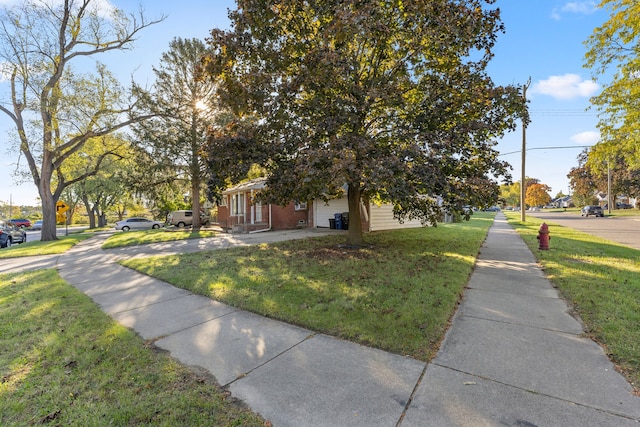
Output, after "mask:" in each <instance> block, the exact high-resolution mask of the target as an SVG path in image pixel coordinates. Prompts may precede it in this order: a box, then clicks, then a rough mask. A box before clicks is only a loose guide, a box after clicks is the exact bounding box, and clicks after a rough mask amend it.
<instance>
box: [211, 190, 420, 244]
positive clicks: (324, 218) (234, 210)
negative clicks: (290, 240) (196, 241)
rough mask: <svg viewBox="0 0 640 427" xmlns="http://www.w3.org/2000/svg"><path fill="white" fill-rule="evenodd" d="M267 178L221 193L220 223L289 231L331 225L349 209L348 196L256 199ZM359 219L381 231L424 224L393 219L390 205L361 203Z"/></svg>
mask: <svg viewBox="0 0 640 427" xmlns="http://www.w3.org/2000/svg"><path fill="white" fill-rule="evenodd" d="M265 184H266V179H264V178H258V179H253V180H250V181H247V182H243V183H241V184H238V185H235V186H233V187H230V188H228V189H226V190H224V191H223V192H222V199H221V200H220V202H219V206H218V225H219V226H220V227H222V228H223V229H225V230H228V231H231V232H234V233H250V232H257V231H262V230H287V229H294V228H315V227H318V228H332V226H335V223H333V224H332V221H331V220H335V215H336V214H347V213H348V211H349V207H348V202H347V198H346V197H342V198H338V199H333V200H330V201H329V202H327V203H325V202H324V201H323V200H320V199H316V200H312V201H308V202H298V203H293V202H292V203H289V204H288V205H287V206H279V205H274V204H265V203H261V202H258V201H257V200H256V197H255V196H256V195H257V194H258V193H259V192H260V191H261V190H262V189H264V187H265ZM360 219H361V222H362V230H363V231H380V230H390V229H399V228H412V227H421V226H422V224H421V223H420V221H418V220H411V221H405V222H403V223H400V222H399V221H398V220H397V219H394V218H393V206H392V205H390V204H383V205H376V204H373V203H369V204H364V203H363V204H361V206H360Z"/></svg>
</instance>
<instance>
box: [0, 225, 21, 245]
mask: <svg viewBox="0 0 640 427" xmlns="http://www.w3.org/2000/svg"><path fill="white" fill-rule="evenodd" d="M26 241H27V232H26V231H24V230H23V229H21V228H18V227H16V226H15V225H13V224H12V223H11V222H10V221H0V248H9V247H11V245H13V244H14V243H24V242H26Z"/></svg>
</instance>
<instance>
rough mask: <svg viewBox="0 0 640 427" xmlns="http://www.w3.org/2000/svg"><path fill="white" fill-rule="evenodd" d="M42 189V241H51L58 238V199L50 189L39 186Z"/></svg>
mask: <svg viewBox="0 0 640 427" xmlns="http://www.w3.org/2000/svg"><path fill="white" fill-rule="evenodd" d="M38 189H39V190H40V200H41V201H42V232H41V234H40V241H42V242H49V241H52V240H58V236H57V234H56V223H57V219H56V200H55V199H54V198H53V195H52V194H51V192H50V191H48V190H46V189H43V188H38Z"/></svg>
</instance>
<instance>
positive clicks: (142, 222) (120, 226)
mask: <svg viewBox="0 0 640 427" xmlns="http://www.w3.org/2000/svg"><path fill="white" fill-rule="evenodd" d="M163 225H164V224H163V223H161V222H160V221H154V220H151V219H147V218H138V217H136V218H127V219H123V220H122V221H118V222H116V230H122V231H129V230H151V229H157V228H160V227H162V226H163Z"/></svg>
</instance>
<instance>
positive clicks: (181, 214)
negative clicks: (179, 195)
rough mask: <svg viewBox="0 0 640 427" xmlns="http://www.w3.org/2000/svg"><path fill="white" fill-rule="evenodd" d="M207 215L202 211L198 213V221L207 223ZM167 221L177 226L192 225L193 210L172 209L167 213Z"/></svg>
mask: <svg viewBox="0 0 640 427" xmlns="http://www.w3.org/2000/svg"><path fill="white" fill-rule="evenodd" d="M209 220H210V219H209V217H208V216H206V215H205V214H204V213H201V214H200V223H201V224H203V225H205V224H208V223H209ZM167 223H168V224H171V225H175V226H178V227H185V226H191V225H193V211H189V210H183V211H173V212H171V213H170V214H169V215H167Z"/></svg>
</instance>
